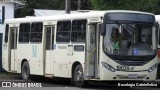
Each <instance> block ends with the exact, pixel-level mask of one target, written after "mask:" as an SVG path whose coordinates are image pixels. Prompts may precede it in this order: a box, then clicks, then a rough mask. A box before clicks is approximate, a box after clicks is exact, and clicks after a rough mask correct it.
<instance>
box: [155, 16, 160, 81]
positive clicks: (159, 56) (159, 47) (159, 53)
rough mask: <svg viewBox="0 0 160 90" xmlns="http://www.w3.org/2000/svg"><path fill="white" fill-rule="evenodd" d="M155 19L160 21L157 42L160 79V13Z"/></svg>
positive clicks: (158, 75) (159, 76) (159, 75)
mask: <svg viewBox="0 0 160 90" xmlns="http://www.w3.org/2000/svg"><path fill="white" fill-rule="evenodd" d="M155 19H156V22H157V23H158V25H159V27H158V35H157V36H158V37H157V39H158V40H157V41H158V42H157V44H158V51H157V54H158V61H159V64H158V68H157V71H158V72H157V78H158V79H160V15H155Z"/></svg>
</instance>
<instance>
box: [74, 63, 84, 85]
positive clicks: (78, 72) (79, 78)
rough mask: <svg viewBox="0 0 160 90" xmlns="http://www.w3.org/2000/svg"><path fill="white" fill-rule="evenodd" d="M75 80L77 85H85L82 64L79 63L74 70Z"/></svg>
mask: <svg viewBox="0 0 160 90" xmlns="http://www.w3.org/2000/svg"><path fill="white" fill-rule="evenodd" d="M74 82H75V85H76V86H77V87H84V85H85V82H84V77H83V69H82V66H81V65H77V66H76V68H75V70H74Z"/></svg>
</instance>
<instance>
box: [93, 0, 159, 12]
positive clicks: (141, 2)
mask: <svg viewBox="0 0 160 90" xmlns="http://www.w3.org/2000/svg"><path fill="white" fill-rule="evenodd" d="M90 1H91V5H92V9H96V10H137V11H144V12H151V13H154V14H159V13H160V9H159V8H160V0H90Z"/></svg>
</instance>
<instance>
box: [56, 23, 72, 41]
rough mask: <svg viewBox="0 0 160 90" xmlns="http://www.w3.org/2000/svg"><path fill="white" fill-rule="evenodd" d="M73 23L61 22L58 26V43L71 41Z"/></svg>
mask: <svg viewBox="0 0 160 90" xmlns="http://www.w3.org/2000/svg"><path fill="white" fill-rule="evenodd" d="M70 29H71V21H59V22H58V24H57V36H56V41H57V42H69V41H70Z"/></svg>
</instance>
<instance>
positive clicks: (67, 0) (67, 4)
mask: <svg viewBox="0 0 160 90" xmlns="http://www.w3.org/2000/svg"><path fill="white" fill-rule="evenodd" d="M70 11H71V0H66V6H65V12H66V13H68V14H70Z"/></svg>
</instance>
